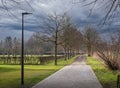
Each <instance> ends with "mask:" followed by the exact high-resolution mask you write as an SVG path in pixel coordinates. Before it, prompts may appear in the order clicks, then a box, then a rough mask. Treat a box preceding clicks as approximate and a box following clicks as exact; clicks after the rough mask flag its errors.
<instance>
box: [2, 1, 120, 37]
mask: <svg viewBox="0 0 120 88" xmlns="http://www.w3.org/2000/svg"><path fill="white" fill-rule="evenodd" d="M5 1H6V3H7V4H6V5H7V8H8V9H7V10H5V7H4V9H3V8H2V7H3V4H2V3H1V2H0V7H1V8H0V39H3V38H5V37H6V36H12V37H21V13H22V12H25V11H27V12H31V13H33V14H32V15H27V16H25V38H26V39H28V38H29V37H30V36H31V35H32V34H33V33H34V32H36V31H39V30H41V25H42V21H43V20H44V18H45V17H46V16H47V15H48V14H53V13H54V12H56V13H57V14H62V13H64V12H67V13H68V14H69V15H70V16H71V17H72V20H73V22H74V23H75V24H76V25H77V27H78V28H79V29H81V30H82V29H83V27H84V26H85V25H87V24H92V25H98V24H99V23H100V22H101V19H102V18H103V17H104V16H105V13H106V11H107V10H106V9H105V8H103V7H102V8H100V7H101V5H102V4H103V2H102V1H103V0H100V1H99V2H98V3H97V4H96V5H95V7H94V9H93V11H92V14H91V15H90V16H89V13H90V11H91V8H92V7H93V5H89V6H84V5H85V3H81V1H82V0H19V1H18V2H19V4H17V3H12V2H9V1H10V0H5ZM88 1H92V0H88ZM88 1H87V2H86V3H89V2H88ZM106 1H107V0H106ZM114 20H115V22H114V23H112V24H110V25H104V27H102V28H101V26H100V29H98V30H100V32H101V33H103V34H104V33H106V32H107V30H108V28H111V29H112V31H115V28H116V27H118V25H119V24H120V21H119V20H120V17H119V16H116V18H115V19H114Z"/></svg>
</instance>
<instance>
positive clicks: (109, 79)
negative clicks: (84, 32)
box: [87, 57, 117, 88]
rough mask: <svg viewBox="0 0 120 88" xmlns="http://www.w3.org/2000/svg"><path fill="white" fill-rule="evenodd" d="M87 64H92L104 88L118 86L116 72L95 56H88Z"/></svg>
mask: <svg viewBox="0 0 120 88" xmlns="http://www.w3.org/2000/svg"><path fill="white" fill-rule="evenodd" d="M87 64H89V65H91V66H92V69H93V70H94V72H95V74H96V76H97V77H98V79H99V81H100V82H101V84H102V85H103V88H116V80H117V75H116V72H112V71H110V70H109V69H108V68H107V67H106V66H105V65H104V64H103V63H101V61H99V60H97V59H95V58H93V57H87Z"/></svg>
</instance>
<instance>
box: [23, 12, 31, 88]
mask: <svg viewBox="0 0 120 88" xmlns="http://www.w3.org/2000/svg"><path fill="white" fill-rule="evenodd" d="M28 14H32V13H27V12H24V13H22V42H21V88H24V15H28Z"/></svg>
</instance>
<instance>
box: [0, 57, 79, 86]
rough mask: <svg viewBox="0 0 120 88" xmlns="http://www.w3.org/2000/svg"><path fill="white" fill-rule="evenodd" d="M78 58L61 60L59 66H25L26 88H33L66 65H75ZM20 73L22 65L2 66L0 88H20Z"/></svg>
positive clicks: (52, 64) (50, 63)
mask: <svg viewBox="0 0 120 88" xmlns="http://www.w3.org/2000/svg"><path fill="white" fill-rule="evenodd" d="M77 57H78V56H75V57H73V58H71V59H69V60H67V61H64V59H59V60H58V65H57V66H55V65H54V61H51V62H49V63H48V64H45V65H25V86H26V87H25V88H31V87H32V86H33V85H35V84H36V83H38V82H40V81H41V80H43V79H44V78H46V77H48V76H49V75H51V74H53V73H54V72H56V71H58V70H60V69H61V68H62V67H64V66H65V65H69V64H71V63H73V62H74V60H75V59H76V58H77ZM20 73H21V72H20V65H0V88H20Z"/></svg>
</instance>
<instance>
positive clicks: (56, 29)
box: [42, 13, 66, 65]
mask: <svg viewBox="0 0 120 88" xmlns="http://www.w3.org/2000/svg"><path fill="white" fill-rule="evenodd" d="M65 21H66V16H65V14H62V15H57V14H56V13H55V14H53V15H49V16H48V17H47V19H46V20H45V21H44V30H43V31H42V33H43V34H44V36H45V37H44V40H46V41H51V42H52V43H53V44H54V46H55V48H54V49H55V65H57V54H58V45H59V44H60V43H61V41H60V36H61V33H62V31H63V30H64V25H65Z"/></svg>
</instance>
